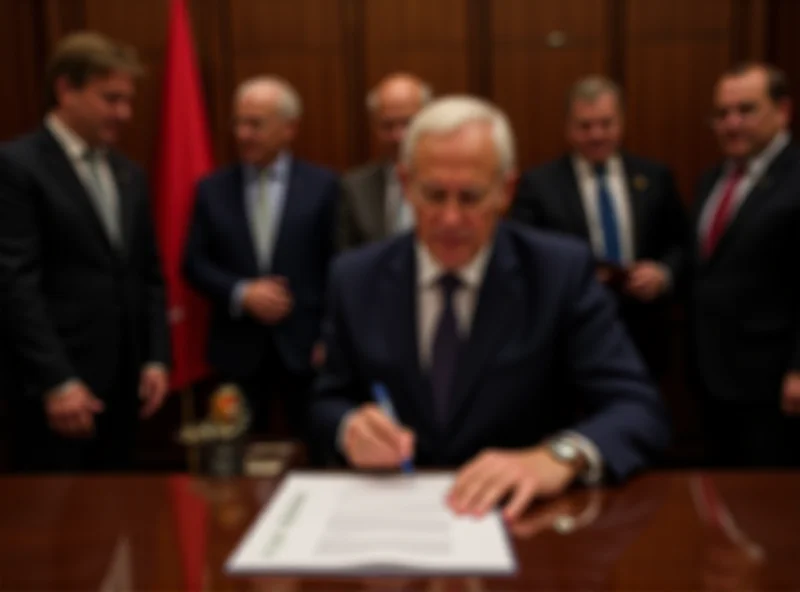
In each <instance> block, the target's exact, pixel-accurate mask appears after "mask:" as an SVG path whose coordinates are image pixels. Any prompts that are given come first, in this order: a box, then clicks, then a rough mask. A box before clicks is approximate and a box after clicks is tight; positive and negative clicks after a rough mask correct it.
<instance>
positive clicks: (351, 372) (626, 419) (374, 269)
mask: <svg viewBox="0 0 800 592" xmlns="http://www.w3.org/2000/svg"><path fill="white" fill-rule="evenodd" d="M331 274H332V275H331V280H330V284H329V308H328V313H327V316H326V321H325V325H324V337H325V342H326V345H327V348H328V358H327V361H326V365H325V369H324V371H323V373H322V375H321V376H320V378H319V380H318V383H317V389H316V390H317V398H316V400H315V402H314V405H313V409H312V416H313V420H314V422H315V424H316V429H317V433H318V434H319V435H320V436H321V437H322V438H324V445H326V446H327V447H328V450H331V451H333V450H335V449H336V445H337V444H336V436H337V429H338V426H339V422H340V421H341V419H342V417H343V416H344V415H345V414H346V413H347V412H348V411H350V410H351V409H353V408H354V407H356V406H358V405H359V404H361V403H363V402H366V401H368V400H369V396H370V385H371V384H372V383H373V382H375V381H381V382H383V383H385V384H386V385H387V387H388V389H389V391H390V393H391V395H392V397H393V402H394V406H395V410H396V413H397V415H398V416H399V420H400V421H401V422H402V423H403V424H405V425H407V426H409V427H410V428H411V429H412V430H413V431H414V432H415V433H416V435H417V451H416V462H417V464H419V465H437V466H453V465H459V464H461V463H464V462H465V461H468V460H469V459H470V458H472V457H473V456H475V455H476V454H477V453H479V452H480V451H481V450H483V449H485V448H488V447H503V448H517V447H527V446H532V445H535V444H537V443H538V442H540V441H541V440H542V439H543V438H545V437H546V436H548V435H550V434H553V433H554V432H557V431H559V430H561V429H566V428H569V429H574V430H577V431H578V432H579V433H581V434H583V435H584V436H586V437H587V438H589V439H590V440H592V441H593V442H594V443H595V444H596V445H597V447H598V448H599V450H600V452H601V454H602V456H603V458H604V461H605V464H606V467H607V469H608V472H609V474H610V476H611V477H612V478H613V477H618V478H621V477H624V476H626V475H628V474H629V473H631V472H633V471H634V470H636V469H639V468H641V467H642V466H643V465H645V463H646V462H647V461H648V458H649V457H650V455H651V454H652V453H654V452H655V451H657V450H659V449H661V448H662V447H664V446H665V445H666V443H667V440H668V428H667V424H666V420H665V415H664V409H663V406H662V403H661V401H660V398H659V395H658V393H657V391H656V389H655V388H654V387H653V385H652V384H651V383H650V381H649V380H648V378H647V374H646V371H645V369H644V367H643V365H642V362H641V361H640V359H639V357H638V355H637V353H636V351H635V350H634V348H633V346H632V345H631V342H630V339H629V338H628V336H627V334H626V332H625V330H624V328H623V326H622V325H621V323H620V322H619V321H618V320H617V314H616V310H615V305H614V303H613V300H612V298H611V297H610V296H609V295H608V293H607V291H605V290H603V289H602V288H601V287H600V285H599V284H597V283H596V281H595V279H594V261H593V259H592V256H591V254H590V252H589V250H588V248H587V247H586V246H585V245H583V244H581V243H580V242H578V241H576V240H575V239H571V238H568V237H559V236H555V235H550V234H547V233H542V232H539V231H534V230H530V229H527V228H524V227H523V226H520V225H517V224H516V223H505V222H504V223H502V224H501V225H500V226H499V228H498V231H497V234H496V238H495V244H494V249H493V251H492V256H491V259H490V262H489V265H488V267H487V270H486V276H485V279H484V282H483V286H482V288H481V291H480V294H479V300H478V305H477V309H476V311H475V317H474V319H473V323H472V329H471V332H470V336H469V339H468V341H467V343H466V345H465V347H464V350H463V351H462V353H461V358H460V360H459V367H458V370H457V378H456V380H455V387H454V393H453V395H452V396H453V400H452V401H451V404H450V408H451V409H452V413H451V415H450V418H449V422H448V423H447V425H446V426H444V427H438V426H437V425H435V424H434V412H433V403H432V397H431V393H430V387H429V384H428V380H427V378H426V376H425V375H424V373H423V371H422V370H421V369H420V365H419V356H418V346H417V331H416V326H417V314H416V297H415V286H416V256H415V250H414V238H413V237H412V236H411V235H403V236H401V237H398V238H396V239H392V240H390V241H387V242H383V243H378V244H375V245H371V246H368V247H365V248H363V249H359V250H356V251H353V252H349V253H345V254H343V255H342V256H341V258H340V259H338V260H337V261H336V263H335V264H334V266H333V269H332V272H331Z"/></svg>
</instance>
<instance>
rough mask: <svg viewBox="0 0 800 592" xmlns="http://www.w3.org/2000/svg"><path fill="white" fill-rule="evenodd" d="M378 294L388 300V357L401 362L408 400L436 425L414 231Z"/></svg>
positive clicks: (400, 248) (389, 267)
mask: <svg viewBox="0 0 800 592" xmlns="http://www.w3.org/2000/svg"><path fill="white" fill-rule="evenodd" d="M377 298H378V300H377V301H378V302H381V303H384V304H385V307H384V306H382V307H381V310H380V313H381V318H382V319H384V322H385V323H386V330H385V331H384V332H383V335H384V336H385V337H384V338H385V340H386V351H387V352H388V359H389V360H391V361H395V360H397V361H399V362H400V364H401V371H402V376H403V379H404V380H405V381H406V384H407V385H408V391H409V392H408V394H409V400H411V401H412V403H413V405H414V406H416V407H417V409H418V411H419V413H418V417H420V418H421V421H423V422H424V423H427V424H428V427H429V428H434V422H433V418H434V406H433V399H432V395H431V392H430V385H429V384H428V382H427V381H426V380H424V379H423V376H422V370H421V369H420V364H419V345H418V343H419V335H418V332H417V263H416V256H415V253H414V237H413V235H408V236H407V237H406V238H404V239H403V241H402V243H401V245H399V246H398V253H397V255H396V256H395V257H394V258H393V259H391V260H390V261H389V263H388V265H387V266H386V268H385V272H384V273H383V274H382V276H381V281H380V283H379V285H378V294H377Z"/></svg>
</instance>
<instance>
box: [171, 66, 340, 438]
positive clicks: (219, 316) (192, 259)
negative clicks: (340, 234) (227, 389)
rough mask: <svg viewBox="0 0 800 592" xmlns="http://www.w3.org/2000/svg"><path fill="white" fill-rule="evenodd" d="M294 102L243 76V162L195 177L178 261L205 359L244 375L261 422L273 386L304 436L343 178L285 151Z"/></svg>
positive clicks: (276, 88) (238, 111)
mask: <svg viewBox="0 0 800 592" xmlns="http://www.w3.org/2000/svg"><path fill="white" fill-rule="evenodd" d="M301 111H302V105H301V102H300V97H299V96H298V94H297V92H296V91H295V90H294V89H293V88H292V87H291V86H290V85H289V84H288V83H287V82H286V81H284V80H281V79H278V78H271V77H263V78H256V79H253V80H249V81H247V82H244V83H243V84H242V85H241V86H240V88H239V90H238V91H237V93H236V97H235V111H234V133H235V135H236V142H237V145H238V149H239V156H240V159H241V163H240V164H237V165H234V166H231V167H228V168H224V169H222V170H220V171H218V172H216V173H214V174H212V175H210V176H209V177H207V178H206V179H204V180H203V181H201V182H200V184H199V185H198V187H197V197H196V203H195V211H194V218H193V220H192V224H191V227H190V229H189V237H188V241H187V245H186V253H185V260H184V272H185V274H186V278H187V280H188V281H189V282H190V283H191V284H192V285H194V286H195V287H196V288H197V289H198V290H199V291H200V292H201V293H203V294H205V295H206V296H207V297H208V298H209V300H210V301H211V304H212V307H213V308H212V320H211V334H210V338H209V361H210V363H211V364H212V366H214V367H215V368H216V369H218V370H219V371H221V372H222V373H223V374H224V375H225V377H226V378H228V379H232V380H234V381H235V382H237V383H239V384H240V386H241V387H242V389H243V390H244V393H245V395H246V396H247V398H248V400H249V402H250V405H251V408H252V410H253V413H254V419H255V425H254V428H255V430H256V431H260V432H267V431H269V430H268V417H267V403H268V400H267V399H268V397H271V396H272V395H275V394H278V393H279V394H281V395H283V402H284V405H285V409H286V413H287V418H288V420H289V424H290V425H289V427H290V428H291V430H292V432H293V435H295V436H297V437H301V438H305V436H306V426H307V413H308V390H309V384H310V381H311V377H312V370H313V367H314V366H315V365H317V364H318V363H319V362H320V361H321V357H322V355H323V351H322V349H321V346H319V345H316V346H315V344H316V343H317V340H318V338H319V334H320V322H321V317H322V307H323V301H324V296H325V280H326V276H327V273H328V263H329V261H330V258H331V256H332V254H333V252H334V245H333V241H334V239H333V234H334V225H335V208H336V201H337V196H338V186H339V185H338V179H337V178H336V176H335V175H334V174H333V173H332V172H329V171H327V170H325V169H322V168H319V167H317V166H314V165H311V164H309V163H306V162H304V161H302V160H300V159H297V158H294V157H293V156H292V155H291V153H290V151H289V150H290V146H291V144H292V141H293V140H294V138H295V135H296V133H297V127H298V125H299V120H300V116H301Z"/></svg>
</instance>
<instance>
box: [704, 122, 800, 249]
mask: <svg viewBox="0 0 800 592" xmlns="http://www.w3.org/2000/svg"><path fill="white" fill-rule="evenodd" d="M790 140H791V136H790V135H789V132H787V131H782V132H780V133H778V134H777V135H776V136H775V137H774V138H773V139H772V141H771V142H770V143H769V144H768V145H767V147H766V148H764V150H762V151H761V154H759V155H758V156H754V157H753V158H751V159H749V160H748V161H747V163H746V164H745V171H744V176H743V177H742V180H741V181H739V185H738V186H737V187H736V192H735V193H734V194H733V201H732V202H731V213H730V217H729V218H728V224H730V222H731V221H732V220H733V218H734V216H736V213H737V212H738V211H739V208H741V207H742V204H743V203H744V201H745V200H746V199H747V196H748V195H749V194H750V192H751V191H752V190H753V188H754V187H755V186H756V184H757V183H758V182H759V181H760V180H761V177H763V176H764V173H766V172H767V169H768V168H769V165H771V164H772V161H774V160H775V158H776V157H777V156H778V154H780V153H781V151H782V150H783V149H784V148H786V146H787V145H788V144H789V141H790ZM735 167H736V164H735V163H734V162H732V161H728V162H726V163H725V166H724V167H723V170H722V174H721V175H720V177H719V179H718V180H717V183H716V185H714V189H712V191H711V195H710V196H709V198H708V201H706V204H705V206H703V212H702V213H701V214H700V228H699V229H698V230H699V231H700V236H701V237H703V238H705V237H706V235H707V234H708V231H709V227H710V226H711V219H712V218H713V216H714V212H716V211H717V207H718V205H719V201H720V200H721V199H722V194H723V192H724V190H725V186H726V185H727V184H728V180H729V179H730V176H731V173H732V172H733V170H734V168H735Z"/></svg>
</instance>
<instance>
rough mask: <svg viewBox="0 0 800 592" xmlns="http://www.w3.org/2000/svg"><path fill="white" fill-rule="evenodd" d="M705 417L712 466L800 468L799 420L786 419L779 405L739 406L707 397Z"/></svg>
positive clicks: (752, 404) (747, 404)
mask: <svg viewBox="0 0 800 592" xmlns="http://www.w3.org/2000/svg"><path fill="white" fill-rule="evenodd" d="M702 416H703V417H702V426H703V436H704V439H705V448H706V456H707V460H708V463H709V464H710V465H711V466H715V467H746V468H770V467H792V468H800V418H798V417H788V416H786V415H784V414H783V412H782V411H781V409H780V404H779V403H778V402H777V401H774V402H771V404H764V403H737V402H728V401H719V400H713V399H711V398H709V397H705V398H704V400H703V402H702Z"/></svg>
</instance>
